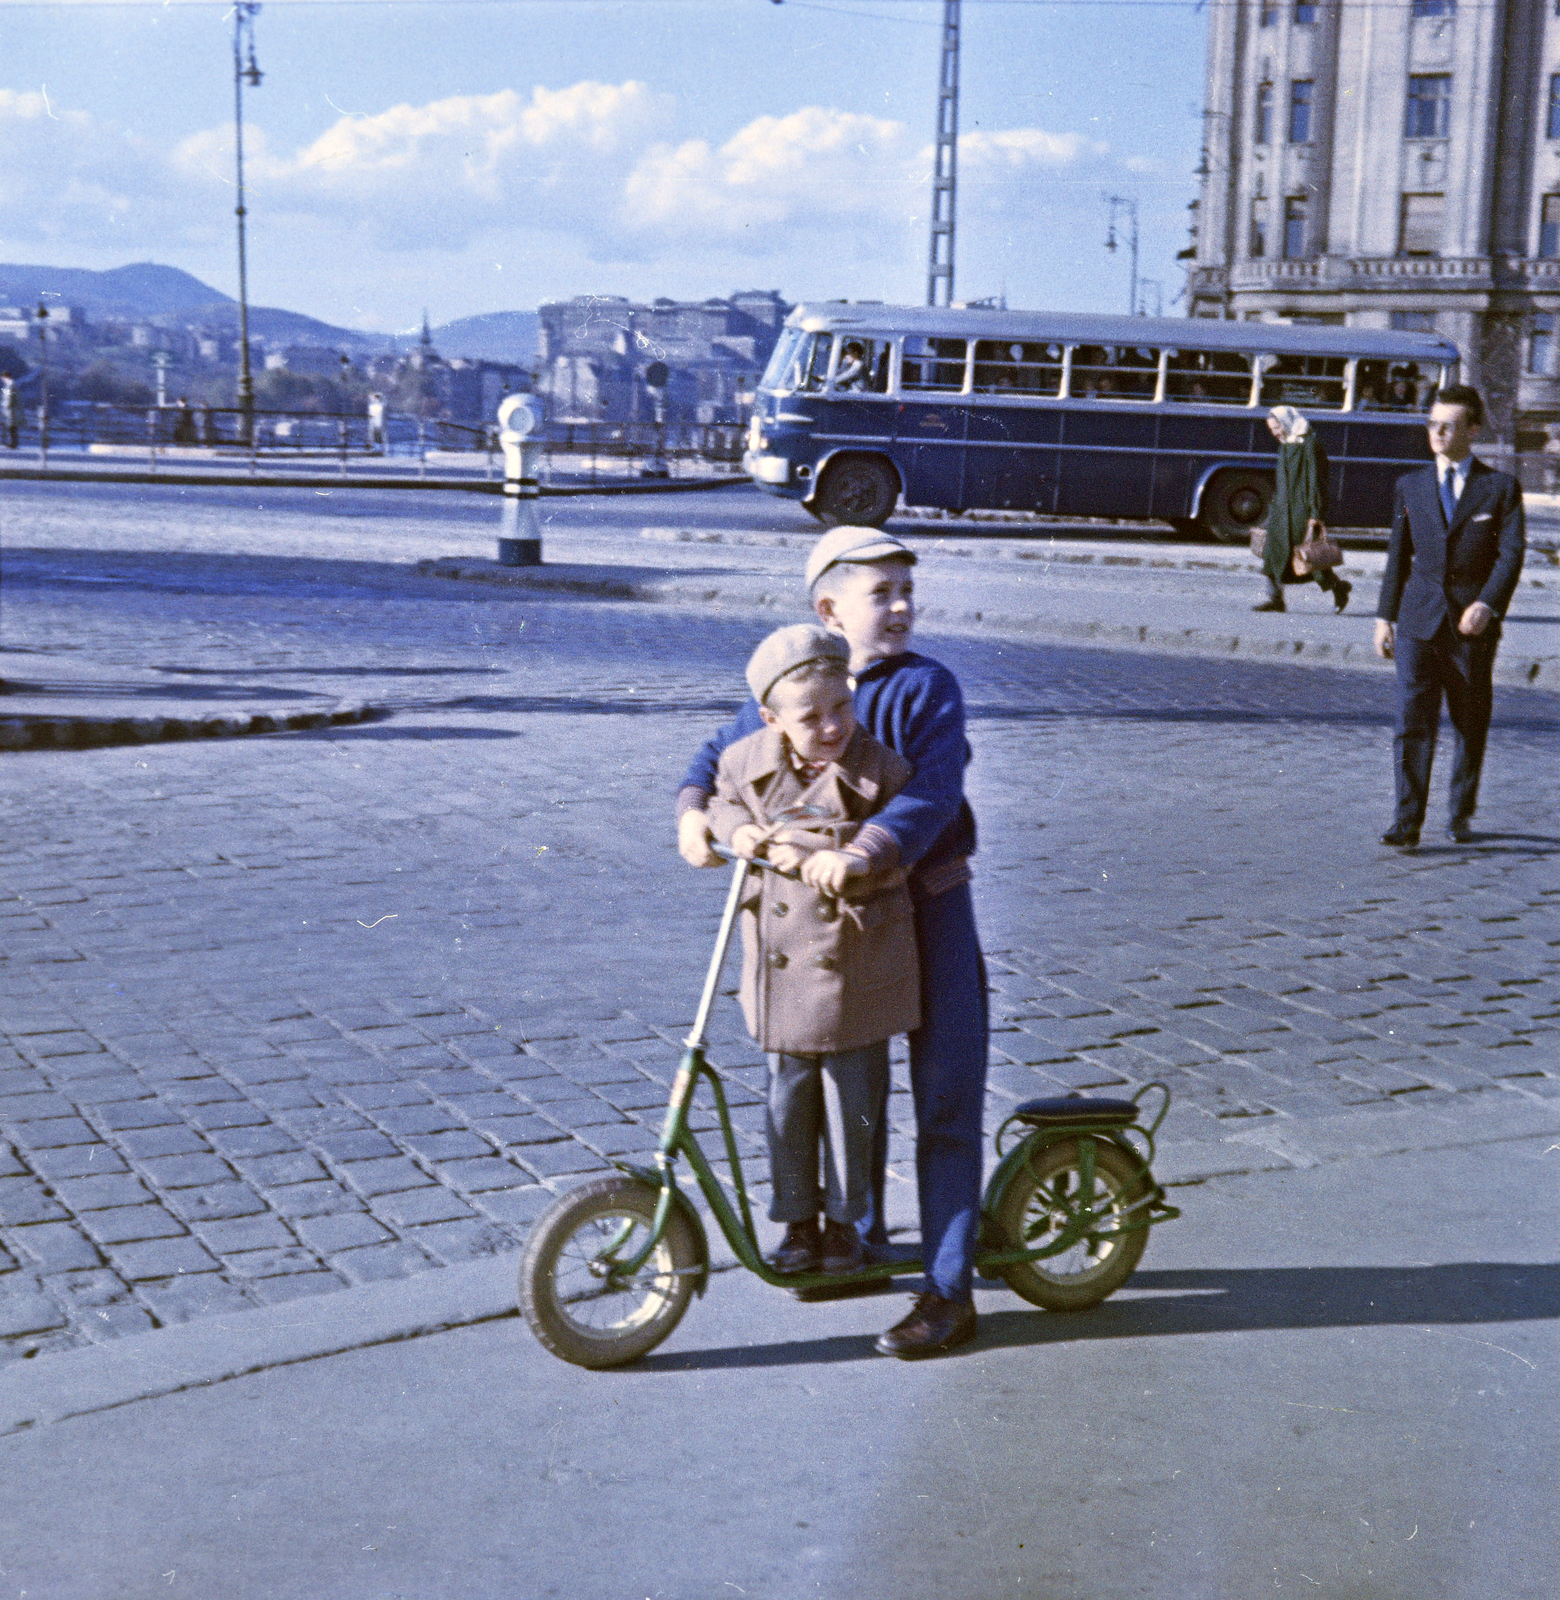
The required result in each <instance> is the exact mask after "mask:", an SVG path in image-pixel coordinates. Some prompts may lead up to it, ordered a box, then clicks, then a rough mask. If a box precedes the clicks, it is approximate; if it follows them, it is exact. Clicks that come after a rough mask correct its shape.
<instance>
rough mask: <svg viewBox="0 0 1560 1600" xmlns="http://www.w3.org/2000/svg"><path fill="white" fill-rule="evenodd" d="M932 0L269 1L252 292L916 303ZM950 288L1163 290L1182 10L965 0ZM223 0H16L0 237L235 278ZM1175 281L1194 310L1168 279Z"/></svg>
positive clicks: (342, 297)
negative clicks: (764, 293) (750, 291)
mask: <svg viewBox="0 0 1560 1600" xmlns="http://www.w3.org/2000/svg"><path fill="white" fill-rule="evenodd" d="M940 17H941V6H940V4H936V3H925V0H805V3H803V0H785V3H784V4H781V5H775V4H771V3H770V0H627V3H623V0H617V3H609V0H509V3H506V0H496V3H483V0H446V3H442V4H431V3H423V0H334V3H330V0H268V3H267V4H266V5H265V7H264V9H263V10H262V12H261V14H260V17H259V19H258V22H257V28H256V36H257V42H258V55H259V61H260V65H261V67H262V69H263V71H264V73H265V82H264V84H263V86H262V87H261V88H260V89H259V90H258V91H256V92H254V93H253V94H252V95H249V96H248V97H247V110H246V149H247V150H248V152H249V153H250V156H251V161H250V164H249V176H250V188H251V194H250V202H249V203H250V210H251V218H250V227H251V250H250V292H251V296H252V298H253V299H254V300H256V301H257V302H260V303H263V304H271V305H282V306H287V307H290V308H292V309H296V310H300V311H307V312H310V313H312V314H314V315H318V316H322V317H325V318H327V319H328V320H330V321H333V322H338V323H342V324H346V325H350V326H358V327H363V328H372V329H403V328H407V327H409V326H412V325H413V324H415V322H416V321H417V320H418V318H419V317H420V315H421V309H422V307H423V306H424V305H425V304H426V305H427V307H428V309H429V312H430V314H431V315H432V317H433V319H434V321H435V322H443V321H448V320H450V319H452V318H454V317H459V316H466V315H471V314H473V313H477V312H482V311H493V310H504V309H515V308H529V307H532V306H534V305H536V304H537V303H538V302H539V301H541V300H546V299H552V298H557V297H560V296H565V295H570V294H576V293H609V294H610V293H615V294H626V295H631V296H635V297H644V296H652V295H656V294H667V295H672V296H675V297H679V298H681V297H702V296H705V295H712V294H725V293H729V292H731V291H732V290H734V289H746V288H765V289H767V288H777V289H780V290H781V291H782V292H783V293H785V294H786V295H787V296H788V297H789V298H793V299H794V298H826V297H838V296H844V297H847V298H871V299H887V300H904V301H909V302H911V303H918V302H919V301H920V300H921V299H922V298H923V297H924V293H925V257H926V233H927V222H926V215H927V205H928V198H929V170H930V169H929V161H930V146H931V130H932V124H933V115H934V106H935V84H936V73H937V51H938V39H939V27H938V24H939V21H940ZM964 17H965V22H964V50H963V76H962V85H961V91H962V92H961V106H960V131H961V144H960V197H959V198H960V205H959V254H958V280H957V286H956V294H957V296H958V297H959V298H966V297H976V296H983V295H989V294H996V293H999V292H1001V291H1003V290H1004V289H1005V290H1006V292H1007V295H1008V299H1009V303H1010V304H1013V305H1026V306H1042V307H1051V308H1057V309H1071V310H1118V309H1120V310H1124V309H1125V308H1126V303H1127V264H1126V252H1125V251H1124V250H1121V251H1118V252H1117V253H1116V255H1115V256H1110V255H1107V254H1106V253H1105V251H1104V250H1103V248H1102V245H1103V240H1104V234H1105V225H1106V215H1105V206H1104V203H1103V201H1102V199H1101V196H1102V195H1103V194H1104V193H1116V194H1122V195H1132V196H1135V197H1137V198H1138V200H1139V202H1140V207H1141V213H1140V214H1141V219H1142V239H1143V261H1142V271H1143V274H1144V275H1145V276H1146V277H1149V278H1154V279H1158V280H1160V281H1161V282H1162V283H1163V285H1164V301H1165V309H1166V311H1167V312H1168V311H1171V310H1172V306H1171V301H1172V298H1173V296H1174V295H1175V294H1176V292H1177V291H1178V290H1179V288H1180V285H1181V282H1182V274H1181V271H1180V269H1179V268H1178V267H1177V265H1176V264H1175V262H1174V260H1173V257H1174V255H1175V252H1176V251H1177V250H1179V249H1180V248H1182V246H1184V245H1185V243H1186V223H1187V220H1188V218H1187V212H1186V209H1185V207H1186V202H1187V201H1188V200H1189V199H1190V198H1191V197H1192V194H1193V193H1194V187H1193V180H1192V178H1191V176H1190V174H1191V169H1192V168H1193V167H1194V166H1195V164H1196V161H1197V152H1198V148H1199V143H1200V137H1201V119H1200V117H1199V114H1198V108H1199V106H1200V103H1201V95H1202V72H1203V47H1204V26H1205V19H1204V15H1203V14H1201V13H1199V12H1197V11H1195V10H1194V9H1193V7H1192V6H1191V5H1178V4H1148V5H1144V4H1121V3H1119V0H1117V3H1104V4H1101V3H1085V0H1059V3H1044V4H1035V3H1026V0H1016V3H1013V0H1010V3H1002V0H966V3H965V6H964ZM230 31H231V23H230V21H229V20H228V18H227V16H226V13H225V11H224V8H223V7H222V6H221V5H217V4H210V5H208V4H198V3H190V0H171V3H167V4H164V3H162V0H130V3H127V4H121V5H99V4H81V3H74V0H56V3H54V4H49V5H23V4H15V3H12V0H0V41H3V43H0V152H4V153H3V155H0V259H4V260H8V261H32V262H44V261H47V262H51V263H56V264H60V265H69V266H84V267H108V266H117V265H120V264H122V263H124V262H127V261H137V260H147V259H152V260H158V261H164V262H168V263H171V264H173V265H176V266H180V267H184V268H185V269H187V270H188V271H191V272H194V273H196V274H197V275H198V276H200V277H202V278H204V279H205V280H206V281H207V282H209V283H212V284H215V285H216V286H218V287H219V288H222V289H224V290H226V291H229V292H232V291H233V289H234V287H235V283H236V269H235V266H234V261H233V253H234V252H233V244H232V215H231V207H232V188H231V162H232V133H231V119H232V98H231V97H232V80H231V66H230V62H231V56H230ZM1174 309H1176V310H1179V309H1180V308H1179V307H1175V308H1174Z"/></svg>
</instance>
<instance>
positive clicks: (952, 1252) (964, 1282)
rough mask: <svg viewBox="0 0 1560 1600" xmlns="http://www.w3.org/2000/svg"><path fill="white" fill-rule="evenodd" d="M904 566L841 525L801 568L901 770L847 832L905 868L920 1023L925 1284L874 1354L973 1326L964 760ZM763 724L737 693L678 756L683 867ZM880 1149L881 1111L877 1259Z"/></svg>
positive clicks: (823, 870)
mask: <svg viewBox="0 0 1560 1600" xmlns="http://www.w3.org/2000/svg"><path fill="white" fill-rule="evenodd" d="M914 565H915V555H914V553H913V552H912V551H911V550H910V549H909V548H908V547H907V546H906V545H905V544H904V543H902V542H901V541H900V540H898V539H896V538H894V537H893V535H892V534H887V533H884V532H882V531H881V530H879V529H877V528H857V527H842V528H835V529H833V530H832V531H831V532H829V533H826V534H825V535H824V536H823V537H822V538H821V539H819V541H818V542H817V544H816V545H814V546H813V549H812V552H811V554H810V555H809V556H808V558H807V566H806V574H805V576H806V582H807V587H808V592H809V594H810V596H811V599H812V603H813V607H814V609H815V610H816V612H817V614H818V618H819V620H820V621H821V622H822V623H823V625H824V626H825V627H826V628H827V629H829V631H830V632H832V633H837V634H839V635H840V636H841V637H842V638H843V639H844V640H845V642H846V643H847V644H848V645H849V646H850V670H851V674H852V677H853V680H854V685H855V688H854V694H853V697H852V698H853V702H854V706H855V713H856V720H857V721H858V722H859V723H860V724H861V726H862V727H863V728H865V729H866V730H867V732H868V733H870V734H871V735H872V736H873V737H874V738H876V739H878V740H879V741H880V742H881V743H883V744H885V745H887V746H888V747H889V749H891V750H893V751H896V752H897V753H898V754H899V755H901V756H903V757H904V758H905V760H907V761H908V762H909V763H910V764H911V766H912V767H913V768H914V769H915V770H914V774H913V775H912V777H911V778H910V779H909V781H908V782H907V783H906V784H905V786H904V788H902V789H901V790H900V791H899V792H898V793H897V794H896V795H895V796H894V797H893V799H892V800H890V801H889V802H888V804H887V805H886V806H884V807H883V809H882V810H881V811H879V812H878V813H876V815H874V816H873V817H871V818H870V819H869V820H868V821H867V822H866V823H865V824H864V826H863V827H862V828H861V831H860V832H859V833H858V834H857V835H856V837H855V839H854V840H853V841H852V844H853V845H854V846H855V849H856V851H858V852H864V853H865V854H866V855H867V856H868V858H869V859H870V860H871V861H872V862H873V865H874V866H875V867H876V868H878V869H879V870H886V869H887V868H889V867H892V866H899V867H902V868H903V869H904V870H905V871H906V872H907V873H908V874H909V880H910V898H911V903H912V905H913V906H914V908H915V931H916V951H917V955H918V956H919V959H920V968H921V974H920V976H921V1025H920V1027H918V1028H917V1029H916V1030H915V1031H914V1032H913V1033H912V1034H911V1035H910V1089H911V1096H912V1099H913V1102H914V1105H915V1118H916V1187H917V1194H918V1199H919V1202H920V1211H921V1252H922V1259H923V1261H924V1262H925V1264H926V1283H925V1287H924V1290H923V1292H922V1293H921V1294H920V1295H919V1296H918V1297H917V1299H916V1302H915V1305H914V1307H913V1308H912V1310H911V1312H910V1315H909V1316H907V1317H906V1318H905V1319H904V1320H903V1321H902V1322H899V1323H897V1324H896V1325H895V1326H894V1327H892V1328H890V1329H888V1330H887V1332H885V1333H884V1334H883V1335H882V1336H881V1337H880V1338H879V1340H878V1342H877V1348H878V1349H879V1350H880V1351H881V1352H883V1353H884V1354H885V1355H894V1356H900V1357H903V1358H906V1359H913V1358H916V1357H920V1356H935V1355H941V1354H942V1353H944V1352H945V1351H948V1350H952V1349H954V1348H956V1347H957V1346H959V1345H961V1344H964V1343H965V1342H967V1341H968V1340H969V1339H971V1338H973V1337H974V1335H975V1306H974V1300H973V1296H972V1292H971V1291H972V1283H973V1277H974V1260H975V1239H976V1233H977V1231H978V1228H979V1224H980V1199H981V1195H980V1189H981V1156H982V1148H981V1144H982V1140H981V1113H982V1111H983V1109H984V1105H985V1093H986V1059H987V1050H988V1034H989V1022H988V1012H987V997H986V968H985V963H984V961H983V959H982V956H981V949H980V940H979V937H978V936H977V934H976V931H975V908H974V903H973V901H972V899H971V896H970V867H969V857H970V856H971V855H972V854H973V853H974V850H975V818H974V816H973V814H972V813H971V811H970V808H969V805H968V803H967V802H966V800H965V798H964V768H965V766H966V764H967V763H968V761H969V757H970V749H969V745H968V743H967V742H966V740H965V737H964V699H963V696H962V695H961V693H960V691H959V684H958V680H957V679H956V678H955V677H954V676H953V674H952V673H951V672H949V671H948V669H947V668H946V667H944V666H943V665H941V664H940V663H939V662H937V661H933V660H932V659H931V658H930V657H928V656H923V655H920V654H918V653H917V652H915V651H913V650H912V649H911V648H910V639H911V634H912V632H913V630H914V627H915V582H914V575H913V571H912V569H913V567H914ZM762 726H763V719H762V717H761V716H760V715H759V711H758V707H757V705H756V704H755V703H754V702H752V701H749V702H748V704H747V705H746V706H744V707H743V709H742V710H741V712H739V713H738V715H737V717H736V719H735V721H733V722H731V723H730V724H728V725H727V726H726V727H725V728H723V729H721V730H720V732H719V733H717V734H716V735H715V736H714V737H713V738H712V739H710V740H708V741H707V742H706V743H705V745H704V746H703V748H702V749H701V750H700V751H699V753H698V754H697V755H696V756H695V757H694V759H693V761H692V763H691V764H690V766H689V768H688V771H687V773H686V775H685V776H684V778H683V784H682V788H681V790H680V791H679V794H678V848H679V849H680V851H681V852H682V855H683V858H684V860H686V861H688V862H689V863H690V864H691V865H693V866H716V865H718V864H719V860H720V858H719V857H718V856H716V855H715V854H714V853H713V852H712V851H711V850H710V848H709V841H710V826H709V818H708V816H707V815H706V812H705V808H706V806H707V804H708V801H709V797H710V795H712V794H713V793H714V791H715V773H716V769H717V766H718V764H719V761H720V756H721V753H722V752H723V751H724V750H725V749H726V747H727V746H728V745H731V744H734V743H735V742H736V741H737V740H738V739H741V738H745V737H746V736H747V735H748V734H750V733H755V732H757V731H758V729H759V728H760V727H762ZM818 870H819V877H820V881H818V882H817V883H816V884H815V885H814V887H817V888H820V889H828V890H830V891H831V892H834V893H838V892H839V891H840V890H842V889H843V888H844V887H845V884H846V881H847V877H846V871H845V868H844V867H843V866H842V865H840V864H839V863H838V862H835V861H826V862H825V863H824V865H823V866H821V867H820V868H819V869H818ZM887 1161H888V1124H887V1120H886V1118H885V1119H884V1120H883V1121H882V1122H881V1123H880V1124H879V1131H878V1136H877V1140H876V1143H875V1145H874V1149H873V1156H872V1206H871V1210H870V1211H869V1212H868V1214H867V1215H866V1216H865V1217H864V1218H863V1219H862V1220H861V1222H860V1223H858V1224H857V1229H858V1232H860V1234H861V1236H862V1241H863V1243H864V1244H865V1246H866V1247H867V1249H868V1250H869V1252H872V1253H873V1254H874V1255H876V1256H878V1258H879V1259H881V1258H882V1254H883V1253H884V1252H886V1251H887V1249H888V1231H887V1228H886V1226H885V1224H884V1220H883V1188H884V1177H885V1172H886V1168H887Z"/></svg>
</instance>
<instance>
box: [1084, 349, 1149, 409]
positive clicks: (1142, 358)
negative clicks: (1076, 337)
mask: <svg viewBox="0 0 1560 1600" xmlns="http://www.w3.org/2000/svg"><path fill="white" fill-rule="evenodd" d="M1158 387H1159V352H1158V351H1157V350H1150V349H1147V348H1144V347H1142V346H1137V345H1119V344H1106V345H1099V344H1081V345H1079V346H1078V347H1077V348H1076V349H1075V350H1074V351H1073V359H1072V389H1071V392H1072V395H1073V397H1074V398H1075V399H1080V400H1152V399H1153V398H1154V392H1155V390H1156V389H1157V388H1158Z"/></svg>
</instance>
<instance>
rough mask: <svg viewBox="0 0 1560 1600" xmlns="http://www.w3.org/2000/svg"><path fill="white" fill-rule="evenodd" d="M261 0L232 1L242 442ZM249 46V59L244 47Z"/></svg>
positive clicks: (247, 437) (250, 391) (250, 432)
mask: <svg viewBox="0 0 1560 1600" xmlns="http://www.w3.org/2000/svg"><path fill="white" fill-rule="evenodd" d="M259 10H260V0H234V4H233V150H234V156H235V159H236V162H237V166H238V203H237V205H235V206H234V208H233V214H234V216H236V217H237V218H238V409H239V412H240V413H241V417H240V422H239V426H240V428H241V429H242V430H243V437H244V441H245V443H249V442H252V441H253V439H254V430H255V381H254V376H253V374H252V373H251V371H250V368H249V266H248V261H247V259H246V256H245V250H244V218H245V216H246V215H247V213H246V211H245V208H244V85H245V84H246V83H247V84H248V85H249V87H250V88H251V89H258V88H259V87H260V78H261V73H260V67H259V65H258V63H257V62H256V61H255V17H256V15H257V14H258V13H259ZM246 45H247V46H248V60H247V61H246V60H245V59H244V57H245V46H246Z"/></svg>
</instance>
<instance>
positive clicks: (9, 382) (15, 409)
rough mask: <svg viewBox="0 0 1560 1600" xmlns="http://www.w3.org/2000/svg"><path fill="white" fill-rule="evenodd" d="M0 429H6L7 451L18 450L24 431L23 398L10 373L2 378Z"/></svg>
mask: <svg viewBox="0 0 1560 1600" xmlns="http://www.w3.org/2000/svg"><path fill="white" fill-rule="evenodd" d="M0 427H3V428H4V429H5V447H6V449H7V450H14V449H16V447H17V444H18V442H19V440H20V437H21V430H22V397H21V396H20V395H19V394H18V393H17V392H16V379H15V378H13V377H12V376H11V374H10V373H9V372H7V373H6V374H4V376H0Z"/></svg>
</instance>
